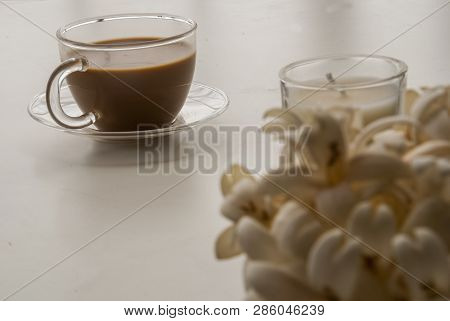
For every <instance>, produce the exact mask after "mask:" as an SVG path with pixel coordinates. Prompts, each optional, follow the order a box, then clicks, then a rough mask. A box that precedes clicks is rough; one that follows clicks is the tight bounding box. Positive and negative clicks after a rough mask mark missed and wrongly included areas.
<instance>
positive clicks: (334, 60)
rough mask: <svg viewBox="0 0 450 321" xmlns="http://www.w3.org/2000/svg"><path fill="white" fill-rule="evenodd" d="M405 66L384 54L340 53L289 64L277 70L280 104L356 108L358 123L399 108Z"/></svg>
mask: <svg viewBox="0 0 450 321" xmlns="http://www.w3.org/2000/svg"><path fill="white" fill-rule="evenodd" d="M407 70H408V67H407V65H406V64H405V63H404V62H402V61H400V60H398V59H394V58H390V57H384V56H364V55H341V56H330V57H323V58H313V59H308V60H302V61H297V62H294V63H291V64H289V65H287V66H285V67H284V68H282V69H281V70H280V73H279V76H280V81H281V94H282V105H283V107H284V108H289V109H292V110H293V111H296V110H297V111H299V112H300V113H302V112H303V111H305V110H306V109H310V108H320V109H322V110H325V111H328V110H329V111H331V110H343V109H350V110H353V111H356V113H357V115H358V119H359V122H360V125H361V126H364V125H366V124H368V123H370V122H372V121H374V120H376V119H378V118H380V117H385V116H390V115H395V114H398V113H399V112H400V111H401V109H402V102H403V96H404V92H405V87H406V73H407Z"/></svg>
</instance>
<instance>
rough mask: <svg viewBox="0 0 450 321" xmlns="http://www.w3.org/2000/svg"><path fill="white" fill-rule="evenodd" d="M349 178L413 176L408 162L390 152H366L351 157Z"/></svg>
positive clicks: (377, 178)
mask: <svg viewBox="0 0 450 321" xmlns="http://www.w3.org/2000/svg"><path fill="white" fill-rule="evenodd" d="M348 168H349V170H348V175H347V179H348V180H350V181H361V180H380V179H384V180H393V179H398V178H406V177H410V176H411V170H410V168H409V166H408V164H406V163H404V162H403V161H402V160H401V159H399V158H397V157H394V156H391V155H389V154H374V153H364V154H358V155H356V156H354V157H352V158H351V159H350V162H349V166H348Z"/></svg>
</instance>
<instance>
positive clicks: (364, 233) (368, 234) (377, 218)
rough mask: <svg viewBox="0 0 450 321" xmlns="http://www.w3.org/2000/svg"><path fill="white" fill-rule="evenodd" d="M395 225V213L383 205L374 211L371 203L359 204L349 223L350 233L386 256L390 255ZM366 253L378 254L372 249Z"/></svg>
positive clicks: (366, 250)
mask: <svg viewBox="0 0 450 321" xmlns="http://www.w3.org/2000/svg"><path fill="white" fill-rule="evenodd" d="M395 225H396V223H395V216H394V213H393V212H392V210H391V209H390V208H389V207H388V206H386V205H383V204H382V205H379V206H378V207H377V208H376V209H374V208H373V207H372V205H371V204H370V203H369V202H361V203H360V204H358V206H356V207H355V208H354V209H353V211H352V214H351V216H350V218H349V221H348V228H349V232H350V233H352V234H353V235H355V236H357V237H358V238H360V239H361V240H362V241H363V242H364V243H366V244H368V245H370V247H372V248H373V249H374V250H376V251H377V252H378V253H380V254H382V255H384V256H388V255H389V251H390V242H391V239H392V237H393V236H394V234H395V231H396V228H395ZM365 252H366V253H367V254H369V255H371V256H373V255H376V254H377V253H373V251H371V250H370V249H365Z"/></svg>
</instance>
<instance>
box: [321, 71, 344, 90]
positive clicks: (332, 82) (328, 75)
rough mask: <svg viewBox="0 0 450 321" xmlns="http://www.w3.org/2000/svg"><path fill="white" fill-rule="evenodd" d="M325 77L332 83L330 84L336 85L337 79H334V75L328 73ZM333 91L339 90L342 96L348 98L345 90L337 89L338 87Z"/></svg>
mask: <svg viewBox="0 0 450 321" xmlns="http://www.w3.org/2000/svg"><path fill="white" fill-rule="evenodd" d="M325 77H326V78H327V80H328V83H330V84H332V85H336V79H335V78H334V77H333V74H332V73H331V72H328V73H327V74H326V75H325ZM333 89H334V90H337V91H338V92H339V93H340V94H341V95H342V96H346V95H347V93H346V92H345V90H344V89H341V88H336V87H333Z"/></svg>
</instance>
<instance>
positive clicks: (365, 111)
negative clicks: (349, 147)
mask: <svg viewBox="0 0 450 321" xmlns="http://www.w3.org/2000/svg"><path fill="white" fill-rule="evenodd" d="M376 80H377V79H375V78H347V79H345V80H343V81H336V82H335V83H334V84H333V85H331V86H330V85H329V86H327V87H324V88H321V89H319V90H317V89H314V88H318V87H321V86H324V85H325V84H326V83H327V80H326V78H325V77H324V79H320V80H311V81H309V82H306V83H305V86H304V87H302V88H298V87H290V88H288V89H286V91H287V92H286V93H285V101H284V105H285V107H288V108H289V107H292V106H295V107H293V109H300V112H301V109H303V108H307V109H309V108H320V109H323V110H327V109H331V108H352V109H354V110H356V111H357V112H358V113H360V117H361V120H362V122H363V124H364V125H365V124H368V123H370V122H372V121H374V120H376V119H378V118H380V117H385V116H390V115H394V114H397V113H398V112H399V110H400V106H399V103H400V102H399V96H398V93H399V89H398V86H396V85H394V84H386V85H382V86H372V87H370V86H359V87H356V88H351V87H350V86H351V85H352V84H369V83H371V82H375V81H376ZM308 86H310V87H312V88H311V89H309V88H305V87H308Z"/></svg>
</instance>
